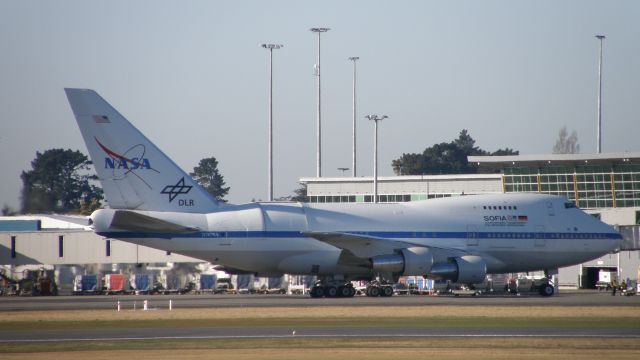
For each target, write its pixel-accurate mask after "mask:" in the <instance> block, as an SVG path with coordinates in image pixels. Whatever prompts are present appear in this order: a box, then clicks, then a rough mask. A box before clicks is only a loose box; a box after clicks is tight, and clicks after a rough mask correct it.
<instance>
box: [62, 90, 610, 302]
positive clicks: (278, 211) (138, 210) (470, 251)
mask: <svg viewBox="0 0 640 360" xmlns="http://www.w3.org/2000/svg"><path fill="white" fill-rule="evenodd" d="M65 91H66V93H67V97H68V99H69V103H70V104H71V108H72V109H73V113H74V115H75V117H76V120H77V122H78V126H79V127H80V131H81V132H82V136H83V137H84V141H85V143H86V145H87V148H88V150H89V154H90V156H91V159H92V160H93V163H94V166H95V169H96V171H97V173H98V177H99V178H100V182H101V183H102V187H103V189H104V193H105V196H106V199H107V202H108V205H109V207H108V208H105V209H100V210H97V211H95V212H94V213H93V214H92V215H91V222H92V226H93V228H94V230H95V232H96V233H98V234H99V235H101V236H105V237H108V238H113V239H119V240H123V241H127V242H131V243H134V244H140V245H144V246H149V247H152V248H156V249H160V250H166V251H171V252H174V253H177V254H183V255H187V256H191V257H194V258H198V259H202V260H205V261H209V262H211V263H214V264H220V265H222V266H223V267H224V268H225V270H226V271H228V272H230V273H255V274H257V275H259V276H279V275H281V274H285V273H287V274H300V275H303V274H304V275H317V276H318V279H319V281H318V283H317V284H316V286H314V287H313V288H312V291H311V295H312V296H313V297H322V296H328V297H335V296H342V297H347V296H353V295H354V294H355V290H354V289H353V287H352V286H351V284H350V281H351V280H356V279H367V280H371V279H375V278H381V279H384V280H388V281H393V280H397V278H398V277H399V276H425V277H427V278H431V279H449V280H452V281H454V282H459V283H467V284H472V283H478V282H482V281H483V280H484V278H485V276H486V275H487V274H495V273H510V272H524V271H534V270H545V272H546V273H548V274H553V273H556V272H557V269H558V267H563V266H569V265H574V264H578V263H581V262H584V261H587V260H591V259H594V258H597V257H599V256H602V255H603V254H606V253H608V252H611V251H612V250H614V249H615V248H616V247H617V246H618V243H619V241H620V240H621V237H620V235H619V234H618V233H617V232H616V231H614V229H612V228H611V227H609V226H608V225H606V224H604V223H602V222H601V221H599V220H598V219H595V218H593V217H592V216H589V215H588V214H586V213H584V212H583V211H582V210H580V209H577V208H576V207H575V206H574V204H573V203H572V202H569V201H568V200H567V199H565V198H562V197H557V196H550V195H541V194H495V195H474V196H460V197H454V198H443V199H433V200H425V201H416V202H408V203H399V204H362V203H353V204H344V203H342V204H306V203H277V202H270V203H250V204H243V205H230V204H225V203H221V202H218V201H216V200H215V199H214V198H212V197H211V196H210V195H209V194H208V193H207V192H206V191H205V190H204V189H203V188H202V187H201V186H200V185H198V183H196V182H195V181H194V180H193V179H192V178H191V177H190V176H189V175H188V174H187V173H185V172H184V171H182V170H181V169H180V168H179V167H178V166H177V165H176V164H175V163H174V162H173V161H171V159H169V157H167V156H166V155H165V154H164V153H162V151H160V150H159V149H158V148H157V147H156V146H155V145H154V144H153V143H152V142H151V141H149V140H148V139H147V138H146V137H145V136H144V135H143V134H142V133H141V132H140V131H138V130H137V129H136V128H135V127H134V126H133V125H132V124H131V123H130V122H129V121H127V120H126V119H125V118H124V117H123V116H122V115H120V113H118V111H116V110H115V109H114V108H113V107H111V106H110V105H109V104H108V103H107V102H106V101H105V100H104V99H103V98H102V97H100V96H99V95H98V94H97V93H96V92H94V91H92V90H85V89H65ZM374 290H375V291H374V292H372V294H373V295H376V294H378V293H382V294H383V295H391V294H392V292H393V290H392V289H391V287H388V286H384V287H380V288H377V290H376V289H374ZM553 292H554V289H553V287H552V286H550V285H546V286H544V287H543V289H542V293H543V295H552V294H553Z"/></svg>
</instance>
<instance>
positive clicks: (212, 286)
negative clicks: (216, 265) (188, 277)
mask: <svg viewBox="0 0 640 360" xmlns="http://www.w3.org/2000/svg"><path fill="white" fill-rule="evenodd" d="M216 280H217V279H216V276H215V275H213V274H199V275H198V276H196V292H198V293H205V292H211V293H212V292H214V291H215V290H216Z"/></svg>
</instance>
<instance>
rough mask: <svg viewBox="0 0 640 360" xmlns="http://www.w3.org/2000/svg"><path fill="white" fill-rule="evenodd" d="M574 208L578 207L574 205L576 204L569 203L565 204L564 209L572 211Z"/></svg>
mask: <svg viewBox="0 0 640 360" xmlns="http://www.w3.org/2000/svg"><path fill="white" fill-rule="evenodd" d="M574 207H576V204H574V203H572V202H570V201H569V202H566V203H564V208H565V209H571V208H574Z"/></svg>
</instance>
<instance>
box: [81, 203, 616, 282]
mask: <svg viewBox="0 0 640 360" xmlns="http://www.w3.org/2000/svg"><path fill="white" fill-rule="evenodd" d="M113 211H114V210H108V209H107V210H98V211H97V212H96V213H94V214H93V215H92V218H93V222H94V227H95V230H96V232H97V233H99V234H101V235H103V236H107V237H111V238H116V239H121V240H124V241H128V242H132V243H136V244H141V245H145V246H149V247H153V248H157V249H162V250H167V251H172V252H175V253H179V254H183V255H187V256H191V257H195V258H199V259H203V260H206V261H210V262H212V263H215V264H221V265H223V266H225V267H227V268H229V269H235V270H240V271H247V272H251V273H256V274H260V275H276V274H282V273H289V274H315V275H331V274H342V275H346V276H353V277H357V276H367V275H371V269H367V268H364V267H358V266H345V265H344V264H341V263H340V261H339V258H340V256H341V253H342V250H341V249H339V248H337V247H334V246H332V245H329V244H327V243H325V242H322V241H319V240H316V239H314V238H310V237H308V236H306V235H305V234H306V233H309V232H340V233H348V234H354V235H362V236H370V237H375V238H384V239H390V240H396V241H402V242H408V243H410V244H413V245H414V246H424V247H429V248H433V249H439V248H442V249H447V251H444V252H443V253H442V254H445V255H443V256H445V257H446V254H448V253H451V251H453V250H458V251H461V252H464V253H466V254H472V255H479V256H481V257H482V258H483V259H484V261H485V262H486V265H487V268H486V270H487V273H507V272H521V271H532V270H542V269H557V268H558V267H563V266H568V265H573V264H577V263H581V262H584V261H587V260H590V259H594V258H597V257H599V256H602V255H603V254H606V253H608V252H611V251H612V250H614V249H615V248H616V247H617V245H618V243H619V241H620V235H619V234H618V233H617V232H615V231H614V230H613V229H612V228H611V227H610V226H608V225H606V224H604V223H602V222H601V221H599V220H598V219H595V218H593V217H591V216H589V215H588V214H586V213H584V212H583V211H581V210H579V209H576V208H575V207H572V205H571V203H570V202H568V201H567V200H566V199H565V198H561V197H556V196H548V195H539V194H498V195H474V196H461V197H455V198H444V199H434V200H426V201H419V202H409V203H398V204H362V203H353V204H305V203H251V204H246V205H228V206H224V207H221V208H220V210H219V211H216V212H213V213H208V214H187V213H174V212H150V211H145V212H140V213H143V214H146V215H148V216H152V217H154V218H158V219H163V220H166V221H170V222H172V223H176V224H180V225H183V226H188V227H193V228H197V229H198V231H194V232H192V233H189V234H182V235H175V234H159V233H136V232H122V231H117V230H114V229H111V228H110V227H109V226H110V224H111V216H112V214H113ZM446 260H447V259H446V258H436V261H446Z"/></svg>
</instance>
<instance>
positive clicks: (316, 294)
mask: <svg viewBox="0 0 640 360" xmlns="http://www.w3.org/2000/svg"><path fill="white" fill-rule="evenodd" d="M324 294H325V291H324V288H323V287H322V286H314V287H312V288H311V293H310V295H311V297H312V298H321V297H323V296H324Z"/></svg>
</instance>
